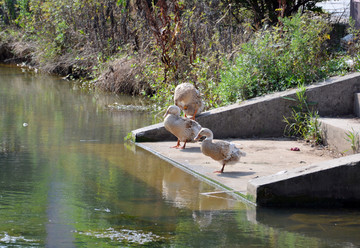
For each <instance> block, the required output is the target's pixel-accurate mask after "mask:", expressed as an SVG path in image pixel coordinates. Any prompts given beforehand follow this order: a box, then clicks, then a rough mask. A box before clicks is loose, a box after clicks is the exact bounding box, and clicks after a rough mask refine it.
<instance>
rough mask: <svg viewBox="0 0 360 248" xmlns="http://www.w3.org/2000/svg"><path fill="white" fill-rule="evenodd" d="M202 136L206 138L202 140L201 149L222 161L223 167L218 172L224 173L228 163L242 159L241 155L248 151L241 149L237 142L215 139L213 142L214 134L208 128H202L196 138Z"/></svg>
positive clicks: (207, 154) (205, 153)
mask: <svg viewBox="0 0 360 248" xmlns="http://www.w3.org/2000/svg"><path fill="white" fill-rule="evenodd" d="M202 136H205V137H206V139H205V140H203V141H202V142H201V151H202V153H203V154H204V155H206V156H209V157H211V158H212V159H214V160H216V161H218V162H220V163H221V164H222V168H221V170H220V171H215V172H217V173H223V172H224V167H225V165H226V164H234V163H236V162H238V161H239V160H240V157H241V156H246V153H244V152H242V151H240V149H239V148H237V147H236V146H235V144H233V143H231V142H228V141H222V140H219V141H215V142H213V138H214V135H213V133H212V131H211V130H210V129H208V128H201V130H200V132H199V133H198V135H197V136H196V137H195V140H199V139H200V138H201V137H202Z"/></svg>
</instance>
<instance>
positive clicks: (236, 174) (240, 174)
mask: <svg viewBox="0 0 360 248" xmlns="http://www.w3.org/2000/svg"><path fill="white" fill-rule="evenodd" d="M225 169H226V167H225ZM253 174H255V172H238V171H234V172H231V171H229V172H227V171H224V172H223V173H221V174H219V175H218V176H219V177H229V178H238V177H243V176H248V175H253Z"/></svg>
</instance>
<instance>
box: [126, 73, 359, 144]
mask: <svg viewBox="0 0 360 248" xmlns="http://www.w3.org/2000/svg"><path fill="white" fill-rule="evenodd" d="M296 91H297V90H296V89H294V90H288V91H285V92H280V93H274V94H271V95H266V96H263V97H258V98H254V99H250V100H248V101H244V102H242V103H240V104H233V105H230V106H227V107H222V108H217V109H214V110H211V111H207V112H205V113H203V114H201V115H200V116H199V117H197V119H196V120H197V121H198V122H199V123H200V124H201V125H202V126H203V127H207V128H210V129H211V130H212V131H213V133H214V137H215V138H217V139H223V138H249V137H254V136H255V137H277V136H282V135H283V132H284V128H285V123H284V121H283V118H284V116H286V117H289V116H290V115H291V108H290V107H291V106H292V105H293V104H294V102H293V101H289V100H286V99H284V97H292V98H296ZM356 92H360V73H353V74H349V75H347V76H344V77H334V78H330V79H329V80H326V81H324V82H322V83H318V84H315V85H312V86H309V87H307V93H306V95H307V99H308V101H311V102H317V106H316V108H317V110H318V111H319V114H320V115H321V116H337V115H349V114H353V112H354V93H356ZM164 108H166V106H164ZM132 136H133V140H134V141H135V142H145V141H160V140H161V141H165V140H174V137H173V135H172V134H170V133H169V132H167V131H166V130H165V128H164V126H163V124H162V123H159V124H156V125H152V126H149V127H145V128H141V129H137V130H134V131H132Z"/></svg>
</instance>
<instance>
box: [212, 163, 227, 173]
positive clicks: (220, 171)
mask: <svg viewBox="0 0 360 248" xmlns="http://www.w3.org/2000/svg"><path fill="white" fill-rule="evenodd" d="M224 168H225V164H223V166H222V168H221V170H219V171H214V173H224Z"/></svg>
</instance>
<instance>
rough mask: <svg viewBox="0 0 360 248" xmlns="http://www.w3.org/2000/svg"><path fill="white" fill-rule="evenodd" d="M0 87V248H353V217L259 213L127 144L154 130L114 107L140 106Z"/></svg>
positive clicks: (47, 88) (8, 75) (27, 81)
mask: <svg viewBox="0 0 360 248" xmlns="http://www.w3.org/2000/svg"><path fill="white" fill-rule="evenodd" d="M0 82H1V83H0V113H1V114H0V247H31V246H40V247H43V246H45V247H94V246H97V247H108V246H120V247H123V246H125V247H126V246H140V245H142V244H145V243H146V244H147V245H148V246H149V247H252V246H253V247H255V246H256V247H291V246H293V247H329V246H330V247H342V246H344V245H345V246H346V245H348V244H349V243H350V244H351V245H354V246H356V245H359V240H358V239H357V238H353V236H356V235H355V233H357V232H358V231H359V230H360V229H359V226H358V222H357V221H354V220H352V219H358V216H357V214H356V213H355V212H354V213H351V214H349V215H347V214H346V213H341V212H338V213H337V215H326V214H323V213H320V212H309V213H307V212H299V213H290V212H286V211H283V210H281V211H279V212H266V211H261V210H255V209H254V208H253V207H251V206H248V205H245V204H243V203H241V202H239V201H236V200H235V199H233V198H232V197H231V196H229V195H227V194H225V193H217V194H209V192H216V191H218V189H216V188H214V187H213V186H211V185H208V184H206V183H205V182H202V181H199V180H198V179H197V178H194V177H193V176H191V175H188V174H187V173H185V172H183V171H182V170H180V169H178V168H176V167H174V166H172V165H171V164H169V163H168V162H166V161H164V160H162V159H160V158H158V157H156V156H154V155H153V154H151V153H149V152H148V151H146V150H143V149H142V148H139V147H137V146H135V145H133V144H128V143H124V137H125V136H126V135H127V133H128V132H130V131H131V130H134V129H137V128H140V127H143V126H146V125H149V124H152V123H153V122H157V121H158V120H155V119H154V117H153V116H152V115H151V114H150V112H148V111H144V110H143V108H142V107H140V108H139V109H138V110H137V108H131V110H130V109H128V108H124V107H119V108H111V107H110V106H111V105H113V104H114V103H115V102H117V103H118V105H119V106H123V105H134V106H146V103H145V102H143V101H142V100H139V99H136V98H132V97H125V96H121V97H119V96H114V95H112V94H102V93H100V92H90V93H88V92H84V91H83V90H81V89H80V88H78V87H77V86H76V84H72V83H70V82H67V81H64V80H61V79H59V78H54V77H48V76H44V75H39V74H33V73H23V72H21V71H20V70H18V68H12V67H0ZM24 123H27V124H28V125H23V124H24ZM328 219H330V220H331V219H332V220H333V221H332V222H331V221H330V222H326V221H327V220H328ZM334 221H336V227H335V224H334V226H332V225H333V223H335V222H334ZM339 227H340V228H339ZM314 228H315V229H314ZM341 233H343V234H341ZM344 233H346V234H344Z"/></svg>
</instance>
